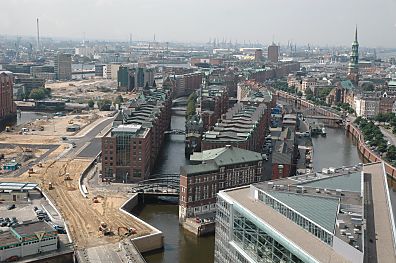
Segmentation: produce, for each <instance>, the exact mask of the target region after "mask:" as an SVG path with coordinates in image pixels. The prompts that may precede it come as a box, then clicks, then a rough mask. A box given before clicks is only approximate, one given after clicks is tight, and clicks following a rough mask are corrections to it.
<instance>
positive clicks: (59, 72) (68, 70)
mask: <svg viewBox="0 0 396 263" xmlns="http://www.w3.org/2000/svg"><path fill="white" fill-rule="evenodd" d="M71 64H72V60H71V54H66V53H58V54H57V55H56V56H55V73H56V78H57V79H58V80H71V78H72V66H71Z"/></svg>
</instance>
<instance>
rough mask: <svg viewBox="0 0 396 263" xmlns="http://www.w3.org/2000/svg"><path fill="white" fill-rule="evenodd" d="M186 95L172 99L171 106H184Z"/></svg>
mask: <svg viewBox="0 0 396 263" xmlns="http://www.w3.org/2000/svg"><path fill="white" fill-rule="evenodd" d="M187 100H188V97H180V98H177V99H174V100H173V101H172V105H173V106H186V105H187Z"/></svg>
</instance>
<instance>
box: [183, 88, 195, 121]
mask: <svg viewBox="0 0 396 263" xmlns="http://www.w3.org/2000/svg"><path fill="white" fill-rule="evenodd" d="M196 101H197V94H196V93H195V92H193V93H191V94H190V96H188V99H187V110H186V119H187V120H188V119H190V118H191V117H192V116H194V115H195V113H196Z"/></svg>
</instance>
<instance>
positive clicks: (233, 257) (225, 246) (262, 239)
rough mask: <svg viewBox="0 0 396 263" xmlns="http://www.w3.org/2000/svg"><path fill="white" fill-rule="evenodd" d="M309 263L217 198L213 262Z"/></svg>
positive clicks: (275, 235)
mask: <svg viewBox="0 0 396 263" xmlns="http://www.w3.org/2000/svg"><path fill="white" fill-rule="evenodd" d="M313 261H314V260H312V258H310V257H309V256H308V255H306V254H305V253H303V252H301V251H300V250H299V249H298V248H296V247H294V245H292V244H291V243H289V242H288V240H286V239H283V238H282V237H281V236H279V234H278V233H277V232H274V230H272V229H271V228H270V227H268V226H265V225H264V224H263V223H262V222H260V221H258V220H257V219H255V218H254V215H252V214H250V213H249V212H247V211H246V210H245V209H244V208H242V207H240V206H239V205H237V204H233V202H232V201H231V200H228V198H226V199H224V198H222V196H221V195H218V197H217V208H216V235H215V260H214V262H215V263H248V262H282V263H286V262H290V263H297V262H313Z"/></svg>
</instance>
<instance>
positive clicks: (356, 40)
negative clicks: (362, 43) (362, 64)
mask: <svg viewBox="0 0 396 263" xmlns="http://www.w3.org/2000/svg"><path fill="white" fill-rule="evenodd" d="M355 42H358V39H357V25H356V29H355Z"/></svg>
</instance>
